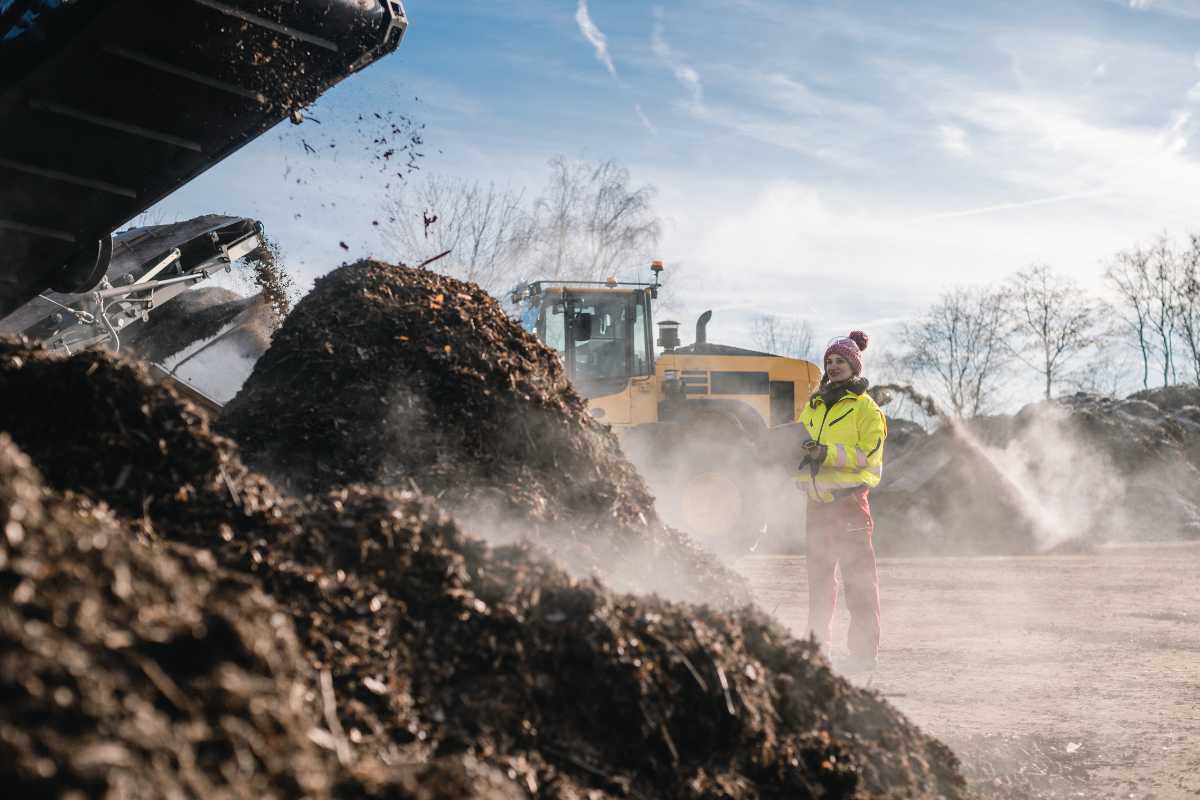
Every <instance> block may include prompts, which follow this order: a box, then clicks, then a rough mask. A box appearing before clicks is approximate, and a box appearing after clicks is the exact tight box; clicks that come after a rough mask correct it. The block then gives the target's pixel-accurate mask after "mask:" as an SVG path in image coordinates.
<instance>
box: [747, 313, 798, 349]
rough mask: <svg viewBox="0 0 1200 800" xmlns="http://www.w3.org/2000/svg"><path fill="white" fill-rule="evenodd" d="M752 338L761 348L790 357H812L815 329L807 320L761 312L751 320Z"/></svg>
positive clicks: (755, 344)
mask: <svg viewBox="0 0 1200 800" xmlns="http://www.w3.org/2000/svg"><path fill="white" fill-rule="evenodd" d="M750 338H751V341H753V342H754V346H755V347H757V348H758V349H759V350H762V351H765V352H767V353H772V354H774V355H779V356H788V357H789V358H811V357H812V353H813V329H812V326H811V325H809V324H808V322H806V321H805V320H799V319H790V318H786V317H780V316H776V315H775V314H760V315H758V316H757V317H755V318H754V319H753V320H751V322H750Z"/></svg>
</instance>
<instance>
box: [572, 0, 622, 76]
mask: <svg viewBox="0 0 1200 800" xmlns="http://www.w3.org/2000/svg"><path fill="white" fill-rule="evenodd" d="M575 22H576V24H577V25H579V32H580V33H582V34H583V37H584V38H585V39H587V40H588V41H589V42H591V43H592V47H594V48H595V49H596V58H597V60H599V62H600V63H601V64H603V65H604V67H605V69H607V70H608V72H609V74H611V75H612V76H613V77H614V78H615V77H617V67H616V65H615V64H613V60H612V56H610V55H609V53H608V37H607V36H605V35H604V33H603V32H602V31H601V30H600V29H599V28H598V27H596V23H594V22H592V16H591V14H589V13H588V5H587V0H579V8H578V9H576V10H575Z"/></svg>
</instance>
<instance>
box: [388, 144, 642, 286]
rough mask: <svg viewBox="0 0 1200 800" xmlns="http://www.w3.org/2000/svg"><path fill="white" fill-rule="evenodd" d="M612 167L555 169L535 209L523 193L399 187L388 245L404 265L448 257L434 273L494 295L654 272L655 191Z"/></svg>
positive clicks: (459, 185)
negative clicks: (541, 281)
mask: <svg viewBox="0 0 1200 800" xmlns="http://www.w3.org/2000/svg"><path fill="white" fill-rule="evenodd" d="M629 181H630V177H629V172H628V171H627V170H625V169H624V168H622V167H619V166H617V165H616V163H614V162H612V161H604V162H600V163H592V162H583V161H568V160H566V159H565V158H562V157H558V158H555V159H553V160H552V161H551V162H550V177H549V179H548V180H547V183H546V187H545V189H544V191H543V192H542V194H541V195H540V196H539V197H538V198H537V199H536V200H535V201H533V202H529V201H527V200H526V193H525V192H524V191H512V190H507V189H498V188H496V186H494V185H493V184H488V185H487V186H483V185H481V184H480V183H478V182H472V181H466V180H462V179H459V178H451V177H444V176H431V177H428V178H426V179H424V180H423V181H418V182H415V183H412V184H407V185H405V186H403V187H402V188H401V189H400V190H399V191H398V193H397V194H396V195H395V196H394V198H393V200H392V203H391V209H390V210H391V212H392V213H391V215H390V216H391V219H390V220H389V226H388V227H387V228H386V229H385V230H384V231H383V234H382V237H383V239H384V241H385V243H386V244H387V245H388V247H389V248H391V249H392V250H393V252H396V253H397V254H398V255H399V258H400V259H402V260H403V261H406V262H408V263H420V262H422V261H424V260H425V259H427V258H431V257H433V256H436V255H438V254H440V253H443V252H445V251H447V250H449V251H450V255H449V256H447V257H446V258H444V259H442V260H441V261H439V262H438V267H437V269H438V271H439V272H445V273H447V274H450V275H453V276H454V277H457V278H462V279H464V280H469V281H474V282H475V283H478V284H479V285H480V286H482V287H483V288H485V289H487V290H488V291H490V292H492V293H493V294H497V293H499V292H502V291H504V290H505V289H509V288H511V287H512V286H513V285H515V284H517V283H518V282H520V281H523V280H531V279H535V278H548V279H555V278H558V279H567V280H603V279H606V278H608V277H610V276H616V275H621V274H627V273H630V272H631V271H633V270H636V269H638V268H641V267H643V266H645V265H646V264H648V263H649V261H650V257H651V256H652V255H654V248H655V247H656V246H657V244H658V239H659V236H660V235H661V232H662V224H661V222H660V221H659V219H658V217H657V216H656V215H655V214H654V210H653V208H652V206H651V201H652V200H653V198H654V188H653V187H652V186H641V187H638V188H636V189H634V188H631V187H630V186H629Z"/></svg>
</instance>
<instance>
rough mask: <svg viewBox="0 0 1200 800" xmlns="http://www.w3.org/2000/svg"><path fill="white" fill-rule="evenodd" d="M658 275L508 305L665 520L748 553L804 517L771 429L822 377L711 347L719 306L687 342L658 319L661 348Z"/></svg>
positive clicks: (800, 363) (562, 286) (526, 287)
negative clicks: (559, 364) (630, 465)
mask: <svg viewBox="0 0 1200 800" xmlns="http://www.w3.org/2000/svg"><path fill="white" fill-rule="evenodd" d="M651 270H652V273H653V276H654V278H653V282H651V283H631V282H622V281H617V280H614V279H609V280H607V281H558V280H541V281H534V282H532V283H527V284H522V285H520V286H518V287H517V288H515V289H513V290H512V292H511V294H510V298H509V299H510V300H511V301H512V303H513V311H514V313H515V314H516V315H517V316H518V318H519V319H520V321H521V323H522V325H523V326H524V327H525V328H526V329H527V330H529V331H530V332H531V333H534V334H535V335H536V336H537V337H538V338H539V339H540V340H541V341H543V342H545V343H546V344H547V345H549V346H551V347H553V348H554V349H555V350H557V351H558V352H559V353H560V354H561V356H562V358H563V361H564V363H565V366H566V370H567V375H568V377H569V378H570V380H571V382H572V383H573V384H574V386H575V387H576V389H577V390H578V391H579V392H580V393H581V394H582V395H583V396H584V397H586V398H587V400H588V404H589V406H590V408H591V413H592V416H594V417H595V418H596V419H598V420H600V421H602V422H605V423H607V424H609V425H611V426H612V428H613V431H614V432H615V433H616V434H617V436H618V437H619V438H620V439H621V442H622V446H623V447H624V449H625V450H626V453H627V454H628V455H629V456H630V458H631V460H633V461H634V463H635V464H637V465H638V467H639V469H641V471H642V473H643V475H645V477H646V479H647V481H648V482H649V483H650V486H651V488H652V489H653V490H654V492H655V494H656V496H657V498H658V505H659V509H660V511H661V512H662V513H663V515H664V517H666V518H667V520H668V522H671V523H672V524H676V525H678V526H680V527H683V528H684V529H685V530H687V531H688V532H690V533H693V534H696V535H698V536H700V537H702V538H705V539H707V540H708V541H710V542H712V543H713V544H716V545H718V546H723V547H726V548H727V549H729V550H733V551H740V550H744V548H745V546H747V545H751V546H752V545H753V543H755V542H757V541H759V540H761V538H762V536H763V535H764V533H765V532H766V530H767V529H768V528H777V527H778V526H786V525H788V524H789V518H791V517H792V516H793V515H794V513H795V509H794V501H795V490H794V489H793V488H791V487H790V485H789V484H790V479H791V474H790V471H789V469H788V467H787V463H788V456H789V455H791V453H788V452H784V453H782V454H781V453H780V452H779V450H780V447H779V442H780V441H782V440H783V439H784V438H786V437H781V436H779V435H778V434H775V433H773V431H779V430H780V429H781V428H782V429H783V430H791V429H793V427H794V426H792V425H791V423H793V422H794V421H795V419H796V417H797V414H798V412H799V410H800V408H801V407H802V406H803V404H804V403H805V402H807V401H808V398H809V397H810V396H811V394H812V392H813V391H815V389H816V388H817V385H818V384H819V382H820V379H821V371H820V368H819V367H818V366H817V365H816V364H813V363H811V362H809V361H805V360H802V359H796V358H786V357H783V356H779V355H775V354H772V353H764V352H758V351H755V350H748V349H744V348H740V347H731V346H728V345H721V344H715V343H712V342H709V341H708V336H707V328H708V323H709V321H710V320H711V318H712V312H711V311H705V312H704V313H703V314H701V315H700V318H699V320H698V321H697V323H696V339H695V341H694V342H693V343H692V344H690V345H686V346H681V345H680V340H679V323H678V322H675V321H672V320H663V321H661V322H659V323H658V325H657V327H658V337H657V345H658V348H659V349H660V352H657V353H656V348H655V344H656V341H655V337H654V333H653V330H654V327H655V326H654V318H653V304H654V301H655V300H657V299H658V295H659V291H660V290H661V289H662V283H661V277H662V273H663V265H662V262H661V261H655V262H653V263H652V265H651ZM783 426H787V427H786V428H784V427H783ZM785 449H790V448H785ZM792 460H798V459H792ZM794 468H795V465H792V469H794Z"/></svg>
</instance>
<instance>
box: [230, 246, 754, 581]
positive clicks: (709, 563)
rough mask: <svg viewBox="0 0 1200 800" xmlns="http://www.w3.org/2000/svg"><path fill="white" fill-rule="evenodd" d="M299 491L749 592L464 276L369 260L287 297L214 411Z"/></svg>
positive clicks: (600, 562)
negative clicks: (408, 502)
mask: <svg viewBox="0 0 1200 800" xmlns="http://www.w3.org/2000/svg"><path fill="white" fill-rule="evenodd" d="M217 428H218V430H219V431H220V432H221V433H224V434H225V435H227V436H229V437H231V438H233V439H234V440H236V441H237V443H238V445H239V447H240V449H241V453H242V457H243V458H244V459H245V461H246V463H247V464H249V465H250V466H251V467H253V468H254V469H256V470H258V471H260V472H262V473H264V474H266V475H269V476H270V477H271V479H272V480H273V481H275V483H276V485H279V486H281V487H284V488H287V489H289V490H290V491H291V492H294V493H304V492H313V493H320V492H325V491H329V490H331V489H333V488H336V487H339V486H345V485H348V484H353V483H371V484H377V485H386V486H397V487H401V488H406V489H409V488H410V489H413V490H414V491H418V492H421V493H424V494H429V495H433V496H435V497H437V498H438V499H439V501H440V504H441V505H442V506H443V507H445V508H447V509H449V510H450V511H452V512H453V513H454V514H455V515H456V516H457V517H459V518H460V519H464V520H467V521H468V522H469V523H470V524H471V525H472V526H474V527H482V526H484V525H486V533H487V535H488V538H489V540H490V541H493V542H495V541H502V540H511V539H513V538H516V537H517V536H532V537H534V538H536V539H537V540H539V541H541V542H542V543H544V544H547V545H549V546H551V547H552V548H554V550H555V552H556V554H557V555H558V556H559V557H560V558H562V559H563V560H564V561H565V562H566V563H567V564H568V565H569V566H570V567H571V568H572V569H573V570H574V571H575V572H576V573H577V574H583V575H589V574H593V573H595V574H599V575H603V576H604V578H605V580H606V581H608V582H609V583H610V585H613V586H615V587H616V588H620V589H630V590H639V591H647V590H655V591H658V592H660V593H663V594H666V595H668V596H671V597H674V598H676V599H684V600H706V601H714V602H718V601H724V602H730V601H744V600H745V599H746V598H748V594H747V593H746V590H745V588H744V585H743V583H742V582H741V580H740V579H739V578H737V577H736V576H735V575H733V574H732V573H730V572H729V571H728V570H727V569H726V568H724V567H723V566H722V565H721V564H720V562H719V561H718V560H716V559H715V558H713V557H712V556H710V555H709V554H707V553H706V552H704V551H703V550H701V549H700V548H698V547H697V546H696V545H695V544H694V543H692V542H691V541H690V540H689V539H688V537H686V536H685V535H683V534H682V533H680V532H678V531H675V530H672V529H670V528H668V527H666V526H664V525H663V524H662V523H661V522H660V521H659V520H658V518H657V514H656V513H655V511H654V500H653V498H652V497H651V495H650V493H649V491H648V490H647V489H646V485H645V484H644V483H643V481H642V479H641V477H640V476H639V475H638V473H637V471H636V470H635V469H634V467H633V466H632V465H631V464H630V463H629V462H628V461H627V460H626V459H625V456H624V454H623V453H622V452H621V449H620V446H619V445H618V443H617V440H616V437H615V436H614V435H613V434H612V432H611V431H610V430H609V429H608V428H607V426H604V425H602V424H600V423H598V422H596V421H595V420H594V419H593V418H592V417H591V415H590V414H588V412H587V406H586V402H585V401H584V400H583V398H581V397H580V396H579V395H578V394H576V392H575V390H574V389H573V388H572V387H571V385H570V383H569V382H568V380H567V377H566V374H565V373H564V370H563V367H562V362H561V360H560V359H559V357H558V356H557V354H555V352H554V351H553V350H551V349H550V348H548V347H546V346H544V345H543V344H542V343H541V342H539V341H538V340H537V338H536V337H534V336H532V335H530V334H529V333H527V332H526V331H525V330H523V329H522V328H521V327H520V325H518V324H517V323H516V322H514V321H513V320H512V319H510V318H509V317H508V316H507V315H506V314H505V313H504V311H503V310H502V309H501V308H500V306H499V304H498V303H496V301H495V300H494V299H493V298H492V297H491V296H490V295H488V294H487V293H486V292H484V291H482V290H481V289H479V288H478V287H477V286H476V285H474V284H471V283H464V282H462V281H458V280H455V279H453V278H448V277H445V276H442V275H438V274H436V273H432V272H426V271H422V270H418V269H410V268H406V267H396V266H392V265H388V264H383V263H380V262H373V261H364V262H361V263H358V264H354V265H351V266H345V267H341V268H340V269H337V270H334V271H333V272H332V273H330V274H328V275H327V276H325V277H323V278H321V279H320V280H318V281H317V284H316V286H315V288H314V289H313V291H312V292H311V293H310V294H309V295H308V296H306V297H305V298H304V299H303V300H301V301H300V303H299V304H297V306H296V308H295V309H294V310H293V311H292V313H291V315H290V316H289V317H288V318H287V320H286V321H285V322H284V324H283V326H282V328H280V330H279V331H278V332H277V333H276V334H275V336H274V339H273V341H272V344H271V348H270V350H268V351H267V353H266V354H265V355H264V356H263V357H262V358H261V359H259V361H258V363H257V364H256V365H255V368H254V372H253V373H252V374H251V376H250V378H249V379H248V380H247V381H246V383H245V385H244V386H243V388H242V390H241V392H240V393H239V394H238V395H237V396H236V397H235V398H234V399H233V400H232V401H231V402H230V403H229V404H228V405H227V406H226V407H225V409H224V411H223V412H222V414H221V417H220V419H219V420H218V422H217Z"/></svg>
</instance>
